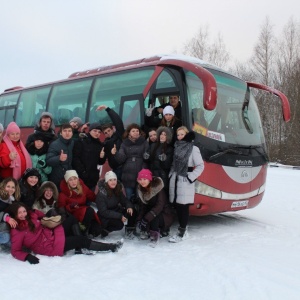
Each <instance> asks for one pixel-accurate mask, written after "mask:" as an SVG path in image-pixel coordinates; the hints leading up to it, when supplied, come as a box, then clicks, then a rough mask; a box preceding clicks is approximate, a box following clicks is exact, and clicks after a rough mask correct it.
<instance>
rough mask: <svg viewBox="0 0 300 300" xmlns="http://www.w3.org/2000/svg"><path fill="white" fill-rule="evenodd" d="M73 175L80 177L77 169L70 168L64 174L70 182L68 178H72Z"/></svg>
mask: <svg viewBox="0 0 300 300" xmlns="http://www.w3.org/2000/svg"><path fill="white" fill-rule="evenodd" d="M71 177H76V178H79V176H78V174H77V172H76V171H75V170H68V171H66V174H65V176H64V178H65V181H66V182H68V180H69V179H70V178H71Z"/></svg>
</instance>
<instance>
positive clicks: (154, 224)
mask: <svg viewBox="0 0 300 300" xmlns="http://www.w3.org/2000/svg"><path fill="white" fill-rule="evenodd" d="M164 227H165V222H164V217H163V215H162V214H159V215H158V216H156V217H155V218H154V219H153V220H152V221H151V222H150V230H153V231H159V229H160V228H164Z"/></svg>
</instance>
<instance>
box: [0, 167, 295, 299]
mask: <svg viewBox="0 0 300 300" xmlns="http://www.w3.org/2000/svg"><path fill="white" fill-rule="evenodd" d="M299 183H300V171H299V170H293V169H285V168H269V173H268V181H267V189H266V193H265V196H264V199H263V201H262V203H261V204H260V205H259V206H257V207H256V208H254V209H251V210H245V211H238V212H235V213H224V214H218V215H211V216H207V217H192V218H191V221H190V227H189V232H190V238H189V239H188V240H186V241H184V242H182V243H179V244H170V243H168V241H167V239H166V238H164V239H161V242H160V245H159V246H158V247H156V248H155V249H153V248H150V247H148V246H147V242H146V241H138V240H135V241H127V240H125V244H124V246H123V248H122V249H121V250H120V252H118V253H116V254H114V253H102V254H96V255H90V256H87V255H73V253H72V251H70V252H68V253H67V255H66V256H64V257H52V258H51V257H44V256H39V258H40V264H38V265H30V264H29V263H27V262H20V261H18V260H16V259H14V258H13V257H12V256H11V255H10V254H6V253H3V252H0V268H1V273H0V274H1V279H0V289H1V296H0V297H1V299H2V300H6V299H10V300H11V299H16V298H21V299H23V300H26V299H28V300H29V299H30V300H35V299H45V300H47V299H56V300H60V299H72V298H74V299H79V300H84V299H100V298H101V299H122V300H126V299H131V300H134V299H156V300H160V299H181V300H182V299H197V300H198V299H201V300H205V299H228V300H234V299H243V300H247V299H251V300H253V299H256V300H260V299H263V300H265V299H272V300H274V299H289V300H293V299H300V208H299V202H300V199H299ZM176 227H177V224H174V226H173V228H172V229H173V231H174V230H175V229H176ZM122 234H123V232H119V233H113V234H111V235H110V237H109V239H108V241H113V240H117V239H119V238H120V237H121V236H122Z"/></svg>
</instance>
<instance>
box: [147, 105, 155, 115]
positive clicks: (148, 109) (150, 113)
mask: <svg viewBox="0 0 300 300" xmlns="http://www.w3.org/2000/svg"><path fill="white" fill-rule="evenodd" d="M153 109H154V107H153V108H152V107H149V108H147V109H146V116H147V117H151V116H152V111H153Z"/></svg>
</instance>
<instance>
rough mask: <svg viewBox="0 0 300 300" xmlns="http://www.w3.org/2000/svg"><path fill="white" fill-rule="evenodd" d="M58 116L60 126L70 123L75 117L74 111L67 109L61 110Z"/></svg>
mask: <svg viewBox="0 0 300 300" xmlns="http://www.w3.org/2000/svg"><path fill="white" fill-rule="evenodd" d="M57 115H58V117H57V118H58V123H59V125H60V124H63V123H69V122H70V120H71V119H72V117H73V113H72V111H71V110H69V109H67V108H61V109H59V110H58V114H57Z"/></svg>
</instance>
